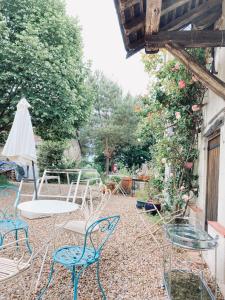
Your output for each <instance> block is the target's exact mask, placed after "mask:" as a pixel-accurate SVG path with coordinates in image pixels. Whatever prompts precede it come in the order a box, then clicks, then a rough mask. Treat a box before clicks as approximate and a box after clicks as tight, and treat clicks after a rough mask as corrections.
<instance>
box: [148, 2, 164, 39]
mask: <svg viewBox="0 0 225 300" xmlns="http://www.w3.org/2000/svg"><path fill="white" fill-rule="evenodd" d="M161 8H162V0H147V6H146V22H145V35H146V36H149V35H152V34H154V33H157V32H158V31H159V23H160V16H161Z"/></svg>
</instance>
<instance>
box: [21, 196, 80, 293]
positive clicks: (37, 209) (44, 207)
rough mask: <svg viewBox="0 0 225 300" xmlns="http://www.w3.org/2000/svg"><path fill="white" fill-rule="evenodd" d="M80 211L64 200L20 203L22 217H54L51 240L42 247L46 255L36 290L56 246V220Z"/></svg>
mask: <svg viewBox="0 0 225 300" xmlns="http://www.w3.org/2000/svg"><path fill="white" fill-rule="evenodd" d="M78 209H79V205H77V204H75V203H70V202H66V201H62V200H34V201H27V202H23V203H20V204H19V205H18V210H19V211H20V212H21V214H22V215H24V216H25V215H28V216H29V215H32V216H34V217H35V216H39V217H40V216H41V217H44V216H48V217H52V226H50V227H52V228H50V230H51V233H50V235H51V236H50V238H48V239H47V240H46V241H43V246H42V247H41V248H42V249H45V250H44V255H43V259H42V264H41V268H40V271H39V274H38V278H37V281H36V288H37V286H38V283H39V281H40V278H41V274H42V270H43V267H44V263H45V260H46V257H47V254H48V250H49V247H50V245H52V244H53V245H54V243H55V239H56V230H55V223H56V218H57V216H59V215H63V214H64V215H66V214H70V213H72V212H75V211H76V210H78ZM44 225H45V223H44V222H43V226H44Z"/></svg>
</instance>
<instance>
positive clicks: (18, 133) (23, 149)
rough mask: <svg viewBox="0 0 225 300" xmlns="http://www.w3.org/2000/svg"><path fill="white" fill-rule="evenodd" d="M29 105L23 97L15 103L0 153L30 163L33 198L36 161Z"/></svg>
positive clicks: (21, 162)
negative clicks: (11, 119)
mask: <svg viewBox="0 0 225 300" xmlns="http://www.w3.org/2000/svg"><path fill="white" fill-rule="evenodd" d="M29 107H31V106H30V104H29V103H28V102H27V100H26V99H25V98H22V99H21V100H20V101H19V103H18V104H17V111H16V114H15V118H14V121H13V125H12V128H11V130H10V133H9V136H8V139H7V141H6V144H5V146H4V148H3V151H2V154H3V155H4V156H6V157H7V158H8V159H10V160H11V161H14V162H16V163H18V164H27V165H30V164H31V163H32V168H33V177H34V188H35V198H37V187H36V179H35V171H34V163H36V162H37V156H36V148H35V139H34V132H33V127H32V123H31V117H30V113H29V110H28V108H29Z"/></svg>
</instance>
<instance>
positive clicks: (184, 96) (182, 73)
mask: <svg viewBox="0 0 225 300" xmlns="http://www.w3.org/2000/svg"><path fill="white" fill-rule="evenodd" d="M191 52H192V54H193V55H195V57H196V58H197V59H198V60H199V61H200V63H202V64H204V57H205V56H204V51H203V50H202V49H199V50H192V51H191ZM160 57H161V56H160ZM160 57H159V66H160V68H157V70H155V69H154V72H155V73H154V74H155V79H156V80H155V83H154V85H153V87H152V89H151V91H150V94H149V95H148V96H146V97H144V98H143V99H142V103H141V110H140V114H141V115H142V117H143V120H142V122H141V124H140V126H139V133H140V136H142V138H143V137H144V138H148V137H149V139H152V141H153V143H154V146H153V147H152V153H151V154H152V159H153V166H154V170H155V177H154V178H153V179H152V180H151V181H150V184H151V186H152V187H153V189H156V191H162V190H164V191H166V193H167V195H168V202H167V203H168V204H169V207H170V208H171V207H173V208H175V209H177V208H179V207H181V206H182V205H183V204H184V202H183V201H182V196H183V195H184V194H185V193H189V192H190V191H193V192H194V191H195V189H194V187H195V188H196V186H195V185H196V175H194V168H193V167H191V168H189V166H188V164H187V162H191V163H194V161H195V160H196V159H197V158H198V150H197V140H198V133H199V131H200V130H201V124H202V113H201V110H197V111H196V110H195V109H193V107H194V106H197V105H200V106H201V104H202V101H203V98H204V94H205V88H204V86H203V85H202V84H201V83H200V82H199V81H198V79H197V78H196V77H195V76H193V74H191V73H190V72H189V71H188V70H187V69H186V68H185V67H184V66H183V65H181V64H180V63H178V62H177V61H176V60H170V61H168V62H167V63H166V64H164V65H162V61H161V60H160ZM150 60H151V56H146V57H143V61H144V63H145V68H146V69H147V70H148V72H149V73H150V74H151V73H152V68H155V64H156V62H157V59H156V57H153V63H151V62H150ZM165 164H166V165H167V168H169V169H170V174H169V177H168V178H166V179H164V173H165Z"/></svg>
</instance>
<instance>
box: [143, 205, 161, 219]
mask: <svg viewBox="0 0 225 300" xmlns="http://www.w3.org/2000/svg"><path fill="white" fill-rule="evenodd" d="M154 205H155V206H156V208H157V209H158V211H160V210H161V204H159V203H158V204H154ZM154 205H153V203H151V202H146V203H145V210H151V209H155V207H154ZM149 213H150V214H151V215H153V216H155V215H156V214H157V211H156V210H154V211H150V212H149Z"/></svg>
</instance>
